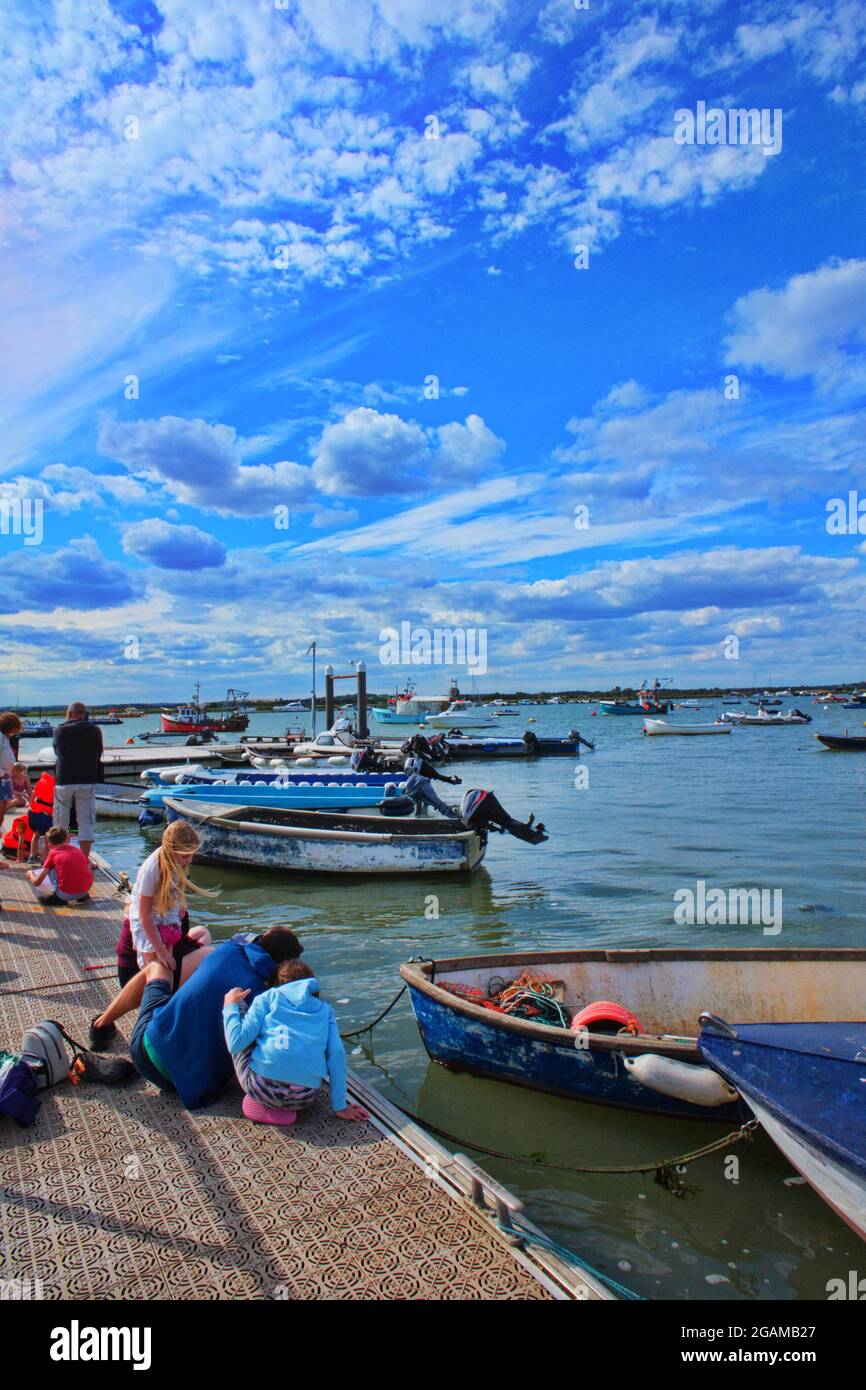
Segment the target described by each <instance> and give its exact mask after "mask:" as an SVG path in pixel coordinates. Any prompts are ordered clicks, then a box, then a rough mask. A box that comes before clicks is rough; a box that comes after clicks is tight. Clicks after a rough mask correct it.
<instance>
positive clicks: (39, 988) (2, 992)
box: [0, 965, 113, 999]
mask: <svg viewBox="0 0 866 1390" xmlns="http://www.w3.org/2000/svg"><path fill="white" fill-rule="evenodd" d="M85 968H87V967H85ZM92 968H93V969H94V970H102V969H103V968H104V967H103V966H101V965H96V966H93V967H92ZM112 978H113V972H112V973H110V974H108V975H91V976H90V978H89V979H85V978H84V977H83V976H82V977H81V979H78V980H58V981H57V983H56V984H52V985H29V986H28V987H27V988H26V989H0V999H5V998H7V996H8V995H10V994H41V993H42V992H43V990H46V989H63V988H64V987H65V986H66V985H89V984H90V982H91V980H110V979H112Z"/></svg>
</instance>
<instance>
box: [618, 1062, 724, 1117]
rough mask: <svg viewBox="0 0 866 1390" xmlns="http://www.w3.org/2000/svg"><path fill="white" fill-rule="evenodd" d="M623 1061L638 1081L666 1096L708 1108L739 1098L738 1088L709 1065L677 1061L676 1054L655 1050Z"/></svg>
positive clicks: (648, 1088)
mask: <svg viewBox="0 0 866 1390" xmlns="http://www.w3.org/2000/svg"><path fill="white" fill-rule="evenodd" d="M623 1061H624V1062H625V1065H626V1070H627V1071H628V1073H629V1075H630V1076H632V1077H633V1079H634V1080H635V1081H639V1082H640V1084H641V1085H642V1086H646V1088H647V1090H649V1091H659V1092H660V1093H661V1095H663V1096H673V1097H674V1098H675V1099H676V1100H684V1101H688V1102H690V1103H691V1104H692V1105H706V1106H708V1107H712V1106H716V1105H730V1103H731V1101H733V1100H737V1099H738V1098H739V1091H736V1090H735V1089H734V1087H733V1086H731V1085H729V1084H728V1082H727V1081H726V1080H725V1079H724V1077H723V1076H719V1074H718V1072H716V1071H713V1070H712V1069H711V1068H710V1067H701V1066H695V1065H693V1064H692V1063H691V1062H678V1061H676V1060H675V1059H674V1058H673V1057H657V1056H655V1055H654V1054H653V1053H652V1052H645V1053H643V1055H642V1056H640V1057H625V1058H623Z"/></svg>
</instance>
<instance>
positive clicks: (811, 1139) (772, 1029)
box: [698, 1015, 866, 1240]
mask: <svg viewBox="0 0 866 1390" xmlns="http://www.w3.org/2000/svg"><path fill="white" fill-rule="evenodd" d="M701 1024H702V1031H701V1034H700V1037H699V1039H698V1046H699V1048H700V1052H701V1055H702V1056H703V1057H704V1059H705V1060H706V1061H707V1062H709V1063H710V1065H711V1066H712V1067H714V1068H715V1069H716V1070H717V1071H718V1072H719V1073H720V1074H721V1075H722V1076H723V1077H725V1079H726V1080H728V1081H729V1082H730V1083H731V1085H732V1086H735V1087H736V1089H737V1090H738V1091H739V1092H740V1095H741V1096H743V1098H744V1099H745V1100H746V1101H747V1103H748V1105H749V1108H750V1110H752V1112H753V1113H754V1115H755V1117H756V1118H757V1119H758V1120H760V1122H761V1125H762V1126H763V1128H764V1129H765V1130H766V1132H767V1134H768V1135H769V1136H770V1138H771V1139H772V1140H773V1142H774V1143H775V1144H776V1146H777V1147H778V1148H779V1149H780V1150H781V1152H782V1153H783V1154H784V1155H785V1157H786V1158H787V1159H788V1161H789V1162H790V1163H792V1164H793V1166H794V1167H795V1168H796V1169H797V1171H798V1172H799V1173H801V1174H802V1176H803V1177H804V1178H805V1179H806V1181H807V1182H808V1183H809V1184H810V1185H811V1186H812V1187H813V1188H814V1189H815V1191H816V1192H817V1193H818V1194H819V1196H821V1197H823V1199H824V1201H825V1202H826V1203H827V1204H828V1205H829V1206H830V1207H832V1209H833V1210H834V1211H835V1212H836V1214H837V1215H838V1216H841V1217H842V1220H843V1221H846V1222H847V1223H848V1225H849V1226H851V1227H852V1229H853V1230H855V1231H856V1232H857V1234H858V1235H859V1236H861V1237H862V1239H864V1240H866V1103H864V1086H866V1023H864V1022H862V1021H857V1022H844V1021H843V1022H831V1023H828V1022H808V1023H807V1022H799V1023H748V1024H735V1025H734V1026H733V1027H732V1026H730V1025H728V1024H726V1023H725V1022H724V1020H723V1019H720V1018H716V1017H713V1016H712V1015H702V1016H701Z"/></svg>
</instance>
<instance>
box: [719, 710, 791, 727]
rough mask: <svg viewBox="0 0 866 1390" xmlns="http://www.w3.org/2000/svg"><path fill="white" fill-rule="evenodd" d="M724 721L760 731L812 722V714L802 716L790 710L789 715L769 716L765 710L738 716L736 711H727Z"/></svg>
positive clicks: (723, 717)
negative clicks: (745, 725) (746, 725)
mask: <svg viewBox="0 0 866 1390" xmlns="http://www.w3.org/2000/svg"><path fill="white" fill-rule="evenodd" d="M722 719H723V720H724V721H725V723H726V724H748V725H749V726H752V727H755V728H759V729H767V728H776V727H780V728H787V727H788V726H789V725H791V724H811V722H812V716H811V715H810V714H801V713H800V712H799V711H798V710H789V712H788V713H787V714H768V713H767V712H766V711H765V710H763V709H759V710H758V713H757V714H737V713H736V712H735V711H734V710H727V711H726V712H725V713H724V714H723V715H722Z"/></svg>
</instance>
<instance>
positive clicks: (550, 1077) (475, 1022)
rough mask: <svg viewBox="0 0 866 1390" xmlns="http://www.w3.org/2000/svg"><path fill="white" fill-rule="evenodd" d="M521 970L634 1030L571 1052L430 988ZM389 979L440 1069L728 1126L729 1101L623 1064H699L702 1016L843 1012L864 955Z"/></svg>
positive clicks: (460, 967)
mask: <svg viewBox="0 0 866 1390" xmlns="http://www.w3.org/2000/svg"><path fill="white" fill-rule="evenodd" d="M533 966H534V967H536V968H538V969H539V970H541V971H542V972H544V974H545V976H546V977H547V978H557V979H560V980H561V981H562V984H563V987H564V999H565V1002H566V1003H567V1004H568V1006H569V1007H571V1008H576V1007H578V1006H580V1007H582V1006H583V1005H585V1004H588V1003H591V1002H593V1001H594V1000H600V999H604V1000H610V1001H614V1002H618V1003H620V1004H621V1005H624V1006H625V1007H627V1008H628V1009H630V1010H632V1011H633V1012H634V1013H635V1014H636V1015H637V1017H638V1019H639V1020H640V1022H641V1025H642V1027H644V1028H645V1029H646V1032H645V1033H642V1034H639V1035H638V1036H636V1037H631V1036H626V1035H621V1036H614V1037H611V1036H605V1035H599V1034H593V1033H590V1034H589V1036H588V1037H586V1036H584V1039H583V1041H584V1043H585V1044H586V1045H585V1046H582V1047H581V1046H578V1045H577V1041H578V1040H577V1039H576V1037H575V1035H574V1034H573V1033H571V1032H569V1030H567V1029H564V1028H549V1027H544V1026H542V1025H539V1024H535V1023H531V1022H528V1021H526V1020H522V1019H513V1018H509V1017H507V1016H505V1015H502V1014H498V1013H493V1012H491V1011H489V1010H486V1009H484V1008H482V1007H479V1006H478V1005H474V1004H472V1003H471V1002H469V1001H467V1000H465V999H461V998H459V997H457V996H456V995H453V994H450V993H448V992H447V991H446V990H443V989H441V988H439V987H438V986H437V985H436V980H443V981H447V982H454V983H457V984H461V985H469V986H477V987H479V988H481V989H482V991H486V990H487V989H488V988H489V984H490V981H491V980H492V979H494V978H496V979H500V980H503V981H506V980H511V979H514V978H515V977H516V976H517V975H519V974H520V973H521V971H522V970H524V969H532V967H533ZM400 973H401V975H402V976H403V979H404V980H405V981H406V983H407V984H408V985H409V990H410V995H411V998H412V1006H413V1008H414V1010H415V1016H416V1019H417V1021H418V1026H419V1028H420V1031H421V1035H422V1038H423V1041H424V1045H425V1047H426V1048H427V1051H428V1053H429V1054H430V1056H431V1057H432V1058H434V1060H436V1061H438V1062H441V1063H443V1064H444V1065H445V1066H447V1067H451V1068H454V1069H456V1070H461V1071H468V1072H471V1073H472V1074H473V1075H478V1076H485V1077H491V1078H493V1079H497V1080H501V1081H508V1082H511V1083H514V1084H517V1085H521V1086H527V1087H529V1088H531V1089H533V1090H539V1091H546V1092H551V1093H553V1094H555V1095H560V1096H566V1097H569V1098H571V1099H574V1100H586V1101H592V1102H595V1103H598V1104H603V1105H611V1106H616V1107H619V1108H621V1109H627V1110H637V1111H643V1112H645V1113H647V1114H656V1115H668V1116H678V1117H683V1118H685V1117H691V1118H701V1119H705V1120H713V1119H715V1120H721V1121H730V1120H737V1119H739V1118H742V1116H743V1115H744V1114H745V1113H746V1111H745V1108H744V1107H743V1105H742V1104H741V1103H735V1104H724V1105H718V1106H712V1107H711V1108H708V1107H707V1106H705V1105H700V1104H696V1103H693V1102H692V1101H689V1100H683V1099H680V1098H678V1097H677V1096H675V1095H669V1094H663V1093H662V1092H660V1091H657V1090H653V1089H650V1088H649V1087H648V1086H645V1085H643V1084H642V1082H641V1081H639V1080H638V1079H637V1077H636V1075H635V1073H634V1071H631V1070H629V1068H627V1067H626V1065H625V1059H626V1058H629V1059H632V1058H638V1057H646V1056H648V1055H649V1056H655V1057H659V1058H667V1059H671V1060H673V1061H679V1062H684V1063H687V1064H688V1065H690V1066H694V1067H696V1068H700V1067H702V1065H703V1063H702V1058H701V1056H700V1053H699V1051H698V1046H697V1037H696V1035H697V1032H698V1016H699V1014H700V1013H701V1012H702V1010H704V1009H707V1010H710V1011H712V1012H714V1013H720V1014H722V1015H724V1014H725V1013H726V1014H727V1016H728V1017H735V1018H749V1017H751V1018H765V1019H785V1018H791V1017H793V1016H797V1017H804V1018H812V1019H815V1018H821V1017H826V1016H828V1015H829V1014H832V1015H833V1017H835V1018H845V1017H847V1016H850V1014H851V1012H852V1011H853V1012H856V1010H857V1007H858V1001H861V1000H862V998H863V991H864V989H866V950H857V949H851V950H847V949H839V950H833V949H828V950H802V951H784V950H774V949H757V948H756V949H751V950H742V951H737V950H727V951H725V950H704V951H702V950H691V951H665V950H661V951H654V950H648V951H641V950H634V951H631V950H627V951H605V950H589V951H571V952H544V951H540V952H532V953H529V952H527V953H520V954H509V955H499V956H481V957H462V958H456V959H452V960H443V961H438V962H436V964H435V967H433V966H430V965H427V964H410V965H404V966H402V967H401V971H400ZM431 975H432V978H431ZM795 1010H796V1011H797V1012H796V1014H795V1013H794V1011H795ZM734 1084H736V1083H734Z"/></svg>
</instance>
